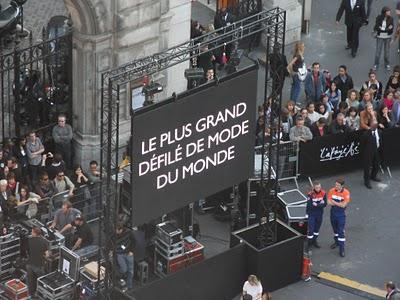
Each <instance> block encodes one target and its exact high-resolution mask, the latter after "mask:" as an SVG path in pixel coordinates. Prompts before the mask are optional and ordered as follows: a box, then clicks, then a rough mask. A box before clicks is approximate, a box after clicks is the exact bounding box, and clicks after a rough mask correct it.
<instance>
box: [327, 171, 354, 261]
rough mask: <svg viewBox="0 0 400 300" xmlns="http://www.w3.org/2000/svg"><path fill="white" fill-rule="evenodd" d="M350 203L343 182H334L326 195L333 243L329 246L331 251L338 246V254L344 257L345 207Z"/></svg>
mask: <svg viewBox="0 0 400 300" xmlns="http://www.w3.org/2000/svg"><path fill="white" fill-rule="evenodd" d="M349 202H350V192H349V191H348V190H347V189H345V188H344V180H343V179H338V180H336V183H335V187H334V188H331V189H330V191H329V193H328V204H329V205H331V206H332V208H331V224H332V229H333V233H334V240H335V242H334V243H333V244H332V245H331V249H335V248H336V247H337V246H339V254H340V256H341V257H344V255H345V254H344V242H345V241H346V239H345V236H344V231H345V230H344V227H345V224H346V212H345V211H346V207H347V205H348V204H349Z"/></svg>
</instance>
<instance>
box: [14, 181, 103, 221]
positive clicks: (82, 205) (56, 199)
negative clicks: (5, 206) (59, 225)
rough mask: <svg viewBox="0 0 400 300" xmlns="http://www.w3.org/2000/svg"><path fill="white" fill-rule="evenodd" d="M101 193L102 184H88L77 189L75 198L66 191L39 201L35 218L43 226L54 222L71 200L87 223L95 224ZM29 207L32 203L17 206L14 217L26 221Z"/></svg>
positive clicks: (99, 207)
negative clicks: (62, 208)
mask: <svg viewBox="0 0 400 300" xmlns="http://www.w3.org/2000/svg"><path fill="white" fill-rule="evenodd" d="M100 191H101V184H100V183H96V184H86V185H82V186H80V187H79V188H77V189H75V190H74V194H73V196H69V191H65V192H61V193H58V194H55V195H54V196H52V197H49V198H42V199H39V201H38V202H39V203H38V204H37V208H38V211H37V214H36V215H35V216H34V218H36V219H38V220H40V221H41V222H42V223H43V224H45V223H47V222H49V221H51V220H53V218H54V215H55V213H56V211H57V210H58V209H60V208H61V206H62V203H63V201H64V200H69V201H71V203H72V205H73V207H74V208H76V209H78V210H80V212H81V213H82V215H83V216H84V218H85V220H86V222H89V223H90V222H93V221H95V220H97V219H98V217H99V213H100V209H101V203H100ZM29 205H30V203H25V204H23V205H18V206H16V207H15V208H14V210H12V214H13V216H12V217H13V218H14V219H17V220H21V219H26V218H27V216H26V211H27V210H28V207H29Z"/></svg>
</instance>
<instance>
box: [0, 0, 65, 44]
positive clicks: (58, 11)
mask: <svg viewBox="0 0 400 300" xmlns="http://www.w3.org/2000/svg"><path fill="white" fill-rule="evenodd" d="M9 3H10V1H9V0H0V5H1V6H2V8H3V9H4V8H5V7H7V6H8V5H9ZM57 15H65V16H66V15H68V12H67V9H66V7H65V5H64V0H28V1H27V2H26V3H25V5H24V27H25V28H26V29H28V30H30V31H32V34H33V43H35V42H37V41H38V39H41V37H42V29H43V27H44V26H46V24H47V23H48V21H49V20H50V18H51V17H53V16H57ZM28 45H29V42H28V39H25V40H23V41H22V42H21V43H20V45H19V46H20V47H24V46H28ZM10 46H11V45H10ZM9 50H10V49H9Z"/></svg>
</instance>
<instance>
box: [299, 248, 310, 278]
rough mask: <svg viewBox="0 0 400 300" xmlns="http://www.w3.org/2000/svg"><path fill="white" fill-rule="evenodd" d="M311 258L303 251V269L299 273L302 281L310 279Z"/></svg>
mask: <svg viewBox="0 0 400 300" xmlns="http://www.w3.org/2000/svg"><path fill="white" fill-rule="evenodd" d="M311 266H312V263H311V258H310V256H309V255H308V253H306V252H305V253H304V255H303V271H302V273H301V278H302V279H303V280H304V281H310V280H311Z"/></svg>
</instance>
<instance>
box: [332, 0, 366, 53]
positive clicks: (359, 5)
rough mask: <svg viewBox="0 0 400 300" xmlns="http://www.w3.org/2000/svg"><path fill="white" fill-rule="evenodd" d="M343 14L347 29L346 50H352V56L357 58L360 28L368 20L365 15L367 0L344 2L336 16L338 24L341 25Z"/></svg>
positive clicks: (345, 0)
mask: <svg viewBox="0 0 400 300" xmlns="http://www.w3.org/2000/svg"><path fill="white" fill-rule="evenodd" d="M343 12H344V13H345V15H344V23H345V24H346V27H347V46H346V49H351V55H352V56H353V57H356V54H357V49H358V34H359V31H360V27H361V26H362V25H363V24H364V23H365V22H366V20H367V16H366V14H365V0H342V3H341V4H340V7H339V10H338V12H337V14H336V24H339V21H340V19H341V17H342V15H343Z"/></svg>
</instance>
